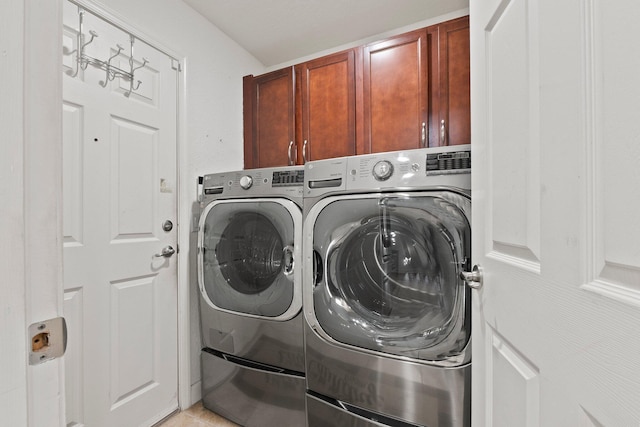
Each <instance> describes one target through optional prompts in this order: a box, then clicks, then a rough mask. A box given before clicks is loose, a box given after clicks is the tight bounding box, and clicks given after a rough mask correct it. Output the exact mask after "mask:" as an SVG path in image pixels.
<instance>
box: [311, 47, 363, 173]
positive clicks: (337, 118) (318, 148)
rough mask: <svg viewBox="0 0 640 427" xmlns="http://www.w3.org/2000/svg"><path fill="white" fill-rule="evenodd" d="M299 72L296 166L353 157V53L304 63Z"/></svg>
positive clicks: (354, 88)
mask: <svg viewBox="0 0 640 427" xmlns="http://www.w3.org/2000/svg"><path fill="white" fill-rule="evenodd" d="M299 70H300V75H301V80H302V82H301V87H302V138H303V145H302V149H301V150H298V151H299V156H300V158H299V162H300V163H304V162H306V161H309V160H318V159H326V158H330V157H342V156H349V155H353V154H355V153H356V138H355V135H356V129H355V108H356V106H355V105H356V102H355V101H356V95H355V91H356V79H355V52H354V51H353V50H348V51H345V52H340V53H337V54H334V55H329V56H325V57H322V58H319V59H316V60H313V61H309V62H305V63H303V64H300V65H299Z"/></svg>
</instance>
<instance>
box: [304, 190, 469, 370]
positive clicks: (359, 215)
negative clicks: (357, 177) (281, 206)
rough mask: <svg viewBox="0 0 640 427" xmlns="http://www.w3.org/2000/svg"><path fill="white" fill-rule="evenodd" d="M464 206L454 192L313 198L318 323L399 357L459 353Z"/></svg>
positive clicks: (335, 336)
mask: <svg viewBox="0 0 640 427" xmlns="http://www.w3.org/2000/svg"><path fill="white" fill-rule="evenodd" d="M470 206H471V205H470V200H469V199H468V198H467V197H465V196H462V195H459V194H457V193H453V192H423V193H411V194H404V195H384V194H377V195H362V196H350V197H349V198H340V197H333V198H327V199H325V200H323V201H321V202H319V203H318V204H317V205H316V206H315V207H314V208H313V209H312V210H311V211H310V219H311V221H310V222H311V223H313V227H314V228H313V243H312V244H313V251H314V254H313V257H314V258H315V269H314V270H315V273H314V274H313V276H315V277H314V280H315V286H314V288H313V292H312V301H310V302H312V304H313V317H312V321H311V322H312V323H314V322H317V326H319V329H318V328H315V329H316V330H317V331H319V332H320V333H321V334H322V335H325V337H326V338H329V339H330V340H334V341H337V342H340V343H343V344H347V345H351V346H357V347H359V348H362V349H367V350H371V351H376V352H384V353H388V354H393V355H398V356H407V357H411V358H415V359H422V360H433V361H437V360H444V359H448V358H451V357H452V356H455V355H459V354H460V353H461V352H462V351H463V349H464V348H465V346H466V345H467V342H468V339H469V336H470V328H469V321H470V319H469V315H468V314H469V307H468V298H469V291H468V289H467V287H466V286H465V284H464V282H463V281H462V280H461V279H460V278H459V273H460V271H461V270H462V269H464V268H469V263H470V255H471V253H470V249H471V246H470V243H471V233H470V225H469V219H468V218H469V215H470ZM311 215H313V216H311ZM314 217H315V219H314ZM308 223H309V221H308V222H307V223H306V224H308ZM305 250H306V249H305ZM307 256H309V254H308V253H307ZM306 302H307V301H306V300H305V303H306Z"/></svg>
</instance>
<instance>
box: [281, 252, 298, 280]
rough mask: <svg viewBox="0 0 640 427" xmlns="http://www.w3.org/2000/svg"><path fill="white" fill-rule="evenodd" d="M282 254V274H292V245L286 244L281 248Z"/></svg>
mask: <svg viewBox="0 0 640 427" xmlns="http://www.w3.org/2000/svg"><path fill="white" fill-rule="evenodd" d="M282 254H283V256H284V275H285V276H290V275H291V274H293V267H294V265H295V259H294V257H293V246H286V247H285V248H284V249H283V250H282Z"/></svg>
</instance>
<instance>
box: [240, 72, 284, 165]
mask: <svg viewBox="0 0 640 427" xmlns="http://www.w3.org/2000/svg"><path fill="white" fill-rule="evenodd" d="M243 89H244V141H245V143H244V166H245V168H246V169H249V168H257V167H272V166H285V165H287V164H294V163H295V149H296V147H295V140H294V137H295V111H294V109H295V101H294V96H295V93H294V70H293V67H288V68H285V69H282V70H278V71H273V72H271V73H267V74H263V75H261V76H257V77H254V76H252V75H249V76H245V77H244V79H243Z"/></svg>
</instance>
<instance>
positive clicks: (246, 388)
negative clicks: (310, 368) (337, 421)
mask: <svg viewBox="0 0 640 427" xmlns="http://www.w3.org/2000/svg"><path fill="white" fill-rule="evenodd" d="M201 362H202V403H203V405H204V407H205V408H207V409H209V410H211V411H213V412H216V413H217V414H220V415H222V416H223V417H225V418H228V419H230V420H231V421H234V422H236V423H238V424H240V425H242V426H245V427H283V426H296V427H297V426H304V425H305V424H306V416H305V399H304V396H305V380H304V377H301V376H296V375H287V374H281V373H274V372H267V371H262V370H260V369H254V368H250V367H246V366H242V365H238V364H236V363H233V362H230V361H227V360H225V359H222V358H220V357H217V356H215V355H212V354H209V353H207V352H204V351H203V352H201Z"/></svg>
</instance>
